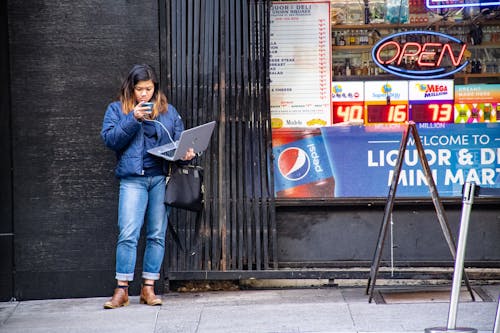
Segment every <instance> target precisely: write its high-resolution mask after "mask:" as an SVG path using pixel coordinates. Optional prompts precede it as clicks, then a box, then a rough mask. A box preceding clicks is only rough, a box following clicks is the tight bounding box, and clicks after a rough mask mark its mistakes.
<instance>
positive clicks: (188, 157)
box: [182, 148, 196, 161]
mask: <svg viewBox="0 0 500 333" xmlns="http://www.w3.org/2000/svg"><path fill="white" fill-rule="evenodd" d="M195 156H196V154H195V153H194V149H193V148H189V149H188V151H187V152H186V155H184V157H183V158H182V160H183V161H191V160H192V159H193V158H194V157H195Z"/></svg>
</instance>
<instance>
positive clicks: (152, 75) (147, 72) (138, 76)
mask: <svg viewBox="0 0 500 333" xmlns="http://www.w3.org/2000/svg"><path fill="white" fill-rule="evenodd" d="M149 80H151V81H152V82H153V84H154V86H155V90H154V93H153V97H152V98H151V99H152V100H153V101H154V103H155V108H156V107H158V112H163V111H165V110H166V104H167V99H166V97H165V95H164V94H163V93H162V92H161V91H160V88H159V82H158V77H157V76H156V72H155V70H154V69H153V67H151V66H150V65H147V64H139V65H134V66H133V67H132V68H131V69H130V71H129V72H128V75H127V77H126V79H125V80H123V82H122V86H121V88H120V95H119V97H118V98H119V100H120V101H121V102H122V107H123V112H124V113H129V112H130V111H131V110H132V109H133V108H134V106H135V97H134V88H135V85H136V84H137V83H138V82H139V81H149ZM154 111H155V110H153V114H155V112H154Z"/></svg>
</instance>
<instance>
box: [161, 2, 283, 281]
mask: <svg viewBox="0 0 500 333" xmlns="http://www.w3.org/2000/svg"><path fill="white" fill-rule="evenodd" d="M268 6H269V5H268V2H267V1H250V0H231V1H228V0H208V1H207V0H190V1H186V0H170V1H169V0H164V1H160V27H161V31H160V38H161V41H160V47H161V50H160V53H161V70H160V72H161V77H162V85H163V87H164V89H165V91H166V93H167V97H168V98H169V102H170V103H172V104H173V105H175V106H176V107H177V109H178V110H179V112H180V113H181V114H182V116H183V118H184V121H185V123H186V126H187V127H191V126H194V125H198V124H202V123H205V122H207V121H211V120H216V121H217V127H216V129H215V131H214V135H213V137H212V141H211V142H210V145H209V149H208V150H207V151H206V152H205V154H204V155H203V156H202V157H201V158H199V162H200V163H201V165H202V166H203V167H204V168H205V187H206V194H205V199H206V200H205V211H204V215H203V219H202V223H201V233H200V239H199V241H197V242H195V241H194V240H195V233H196V229H197V228H196V227H195V214H194V213H190V212H186V211H181V210H173V211H172V212H171V215H170V216H171V217H170V223H171V226H172V227H173V228H174V229H175V230H177V232H178V235H179V238H180V242H181V244H183V245H184V249H181V248H179V247H178V246H177V245H176V244H175V242H173V241H172V239H171V238H170V237H169V240H170V242H169V247H168V251H167V254H166V258H165V265H164V266H165V267H166V273H165V275H166V277H167V279H168V278H170V279H196V278H207V277H208V275H207V273H209V272H212V273H221V272H231V271H232V272H234V271H239V272H242V271H259V270H268V269H276V268H277V247H276V225H275V215H274V214H275V207H274V197H273V179H272V172H270V170H272V169H271V168H270V166H271V127H270V116H269V92H268V71H267V68H268V66H267V55H268V30H269V22H268ZM169 234H171V233H169ZM219 276H220V275H219Z"/></svg>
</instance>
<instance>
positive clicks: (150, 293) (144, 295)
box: [140, 283, 163, 305]
mask: <svg viewBox="0 0 500 333" xmlns="http://www.w3.org/2000/svg"><path fill="white" fill-rule="evenodd" d="M140 303H141V304H147V305H162V303H163V302H162V300H161V299H160V298H158V297H156V295H155V289H154V285H153V284H146V283H145V284H143V285H142V288H141V300H140Z"/></svg>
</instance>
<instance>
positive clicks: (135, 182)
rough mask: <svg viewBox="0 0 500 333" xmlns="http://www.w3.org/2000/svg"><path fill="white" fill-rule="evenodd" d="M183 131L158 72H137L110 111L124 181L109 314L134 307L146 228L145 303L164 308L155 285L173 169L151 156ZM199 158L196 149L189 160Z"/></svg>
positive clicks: (107, 136)
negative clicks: (133, 285) (131, 289)
mask: <svg viewBox="0 0 500 333" xmlns="http://www.w3.org/2000/svg"><path fill="white" fill-rule="evenodd" d="M147 102H152V103H154V104H153V107H152V108H150V107H148V106H145V105H144V103H147ZM183 130H184V125H183V123H182V120H181V117H180V116H179V114H178V113H177V110H176V109H175V108H174V107H173V106H172V105H170V104H168V103H167V98H166V97H165V95H164V94H163V93H162V92H161V91H160V89H159V84H158V79H157V76H156V74H155V72H154V70H153V68H152V67H151V66H149V65H135V66H133V67H132V69H131V70H130V72H129V73H128V76H127V78H126V79H125V80H124V81H123V83H122V85H121V89H120V94H119V100H118V101H116V102H113V103H111V104H109V106H108V108H107V110H106V114H105V116H104V121H103V126H102V131H101V136H102V138H103V140H104V143H105V144H106V146H107V147H109V148H111V149H112V150H114V151H115V152H116V157H117V165H116V169H115V175H116V177H117V178H118V179H119V180H120V194H119V203H118V228H119V236H118V242H117V246H116V276H115V278H116V280H117V287H116V288H115V291H114V294H113V297H112V298H111V300H110V301H108V302H106V303H105V304H104V308H106V309H114V308H117V307H121V306H126V305H128V304H129V299H128V284H129V281H132V280H133V279H134V269H135V263H136V256H137V243H138V240H139V236H140V231H141V228H142V225H143V223H144V222H146V228H145V230H146V249H145V252H144V259H143V271H142V278H143V283H142V287H141V296H140V303H141V304H147V305H161V304H162V300H161V299H160V298H158V297H157V296H156V295H155V293H154V282H155V281H156V280H158V279H159V278H160V267H161V264H162V261H163V255H164V250H165V232H166V229H167V216H168V211H167V208H166V206H165V204H164V202H163V200H164V195H165V173H166V172H165V171H166V170H168V165H166V164H167V162H166V161H165V160H163V159H161V158H158V157H155V156H153V155H151V154H149V153H148V152H147V150H148V149H150V148H152V147H155V146H158V145H163V144H167V143H170V142H171V141H172V140H178V139H179V137H180V134H181V132H182V131H183ZM166 131H168V133H167V132H166ZM194 156H195V154H194V152H193V150H192V149H190V150H188V151H187V152H186V155H185V156H184V159H185V160H191V159H192V158H193V157H194Z"/></svg>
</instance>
